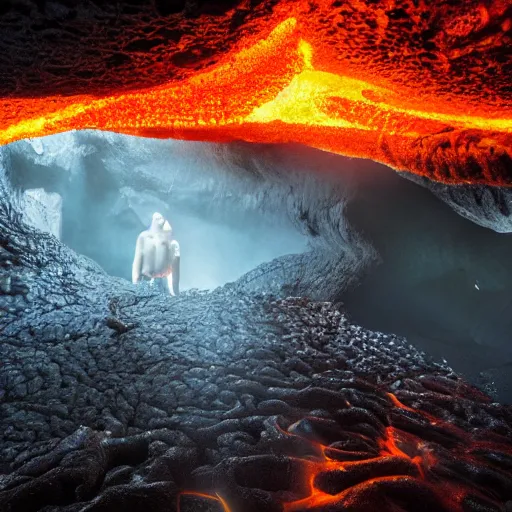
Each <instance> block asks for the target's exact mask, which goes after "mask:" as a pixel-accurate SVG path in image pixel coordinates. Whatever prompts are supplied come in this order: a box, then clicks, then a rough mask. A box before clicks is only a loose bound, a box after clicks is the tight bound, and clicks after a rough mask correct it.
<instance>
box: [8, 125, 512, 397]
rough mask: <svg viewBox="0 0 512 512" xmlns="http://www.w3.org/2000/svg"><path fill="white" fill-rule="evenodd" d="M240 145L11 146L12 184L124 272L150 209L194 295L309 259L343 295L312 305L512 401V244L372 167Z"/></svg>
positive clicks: (41, 213) (107, 264) (71, 141)
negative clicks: (343, 314)
mask: <svg viewBox="0 0 512 512" xmlns="http://www.w3.org/2000/svg"><path fill="white" fill-rule="evenodd" d="M241 147H242V149H240V146H237V145H231V146H230V145H226V146H221V145H208V144H201V143H192V142H179V141H151V140H145V139H136V138H133V137H122V136H117V135H113V134H99V133H95V132H83V133H70V134H62V135H58V136H54V137H48V138H45V139H40V140H39V139H38V140H34V141H22V142H19V143H16V144H13V145H11V147H10V153H9V169H10V172H9V177H10V180H11V182H12V184H13V186H14V187H15V189H16V190H17V191H18V192H19V194H20V199H19V201H20V204H22V205H23V207H22V209H23V211H24V217H25V221H26V222H28V223H30V224H32V225H33V226H35V227H37V228H38V229H43V230H45V231H48V232H50V233H52V234H53V235H55V236H57V237H59V236H60V238H61V240H62V242H63V243H65V244H66V245H68V246H69V247H70V248H71V249H73V250H75V251H76V252H78V253H80V254H83V255H85V256H88V257H89V258H91V259H93V260H94V261H96V262H97V263H98V264H99V265H100V266H101V267H102V268H103V269H104V270H105V271H106V272H107V273H109V274H110V275H112V276H117V277H119V278H123V279H128V280H129V279H130V274H131V262H132V259H133V251H134V245H135V240H136V237H137V235H138V233H139V232H140V231H142V230H143V229H146V228H147V227H148V225H149V223H150V220H151V215H152V213H153V212H154V211H159V212H161V213H162V214H163V215H164V216H165V217H167V218H168V219H169V221H170V222H171V224H172V226H173V228H174V234H175V237H176V239H177V240H178V241H179V242H180V245H181V251H182V265H181V283H180V288H181V290H183V291H186V290H188V289H191V288H199V289H203V290H207V289H213V288H215V287H217V286H221V285H224V284H225V283H228V282H232V281H235V280H237V279H238V278H240V277H241V276H243V275H244V274H245V273H247V272H249V271H251V270H253V269H255V268H256V267H257V266H258V265H260V264H263V263H265V262H270V261H272V260H274V259H276V258H277V260H276V261H281V260H280V259H279V258H283V257H286V256H287V255H292V254H304V255H306V256H305V257H304V259H303V260H301V261H302V263H301V265H303V266H304V270H303V272H307V273H309V274H311V275H313V276H314V275H315V273H318V274H319V276H320V277H321V278H324V279H329V280H330V283H335V285H334V286H338V290H337V292H336V293H331V292H329V293H328V292H327V289H329V290H331V288H325V287H324V286H317V288H314V287H313V288H311V287H310V288H308V290H309V291H310V294H311V295H313V296H314V297H313V298H315V299H320V300H322V299H325V300H339V301H343V302H344V303H345V307H346V308H347V310H348V313H349V314H350V315H351V316H352V318H353V320H354V321H356V322H358V323H360V324H361V325H362V326H364V327H369V328H372V329H375V330H381V331H383V332H392V333H396V334H399V335H404V336H406V337H407V339H408V340H409V342H411V343H412V344H413V345H415V346H416V347H418V348H420V349H422V350H424V351H425V352H426V353H427V354H430V355H432V356H433V357H434V358H436V359H438V360H440V359H443V358H444V359H446V360H447V361H448V363H449V364H450V365H451V366H452V367H453V368H454V369H455V371H459V372H461V373H462V374H463V375H464V376H466V377H467V378H468V379H469V380H470V381H471V382H473V383H476V384H477V385H480V386H487V388H488V389H491V390H493V392H494V393H495V396H496V397H497V398H498V399H499V400H501V401H505V402H509V403H510V402H512V389H511V388H510V382H511V380H512V379H511V377H510V376H511V375H512V344H511V343H510V341H511V340H510V333H511V332H512V294H511V290H512V267H511V265H510V261H512V236H511V235H510V234H503V233H500V234H499V233H496V232H493V231H492V230H490V229H486V228H483V227H480V226H478V225H476V224H474V223H472V222H470V221H468V220H466V219H464V218H463V217H461V216H459V215H458V214H457V213H455V212H454V211H453V210H452V209H451V208H450V207H449V206H448V205H446V204H444V203H443V202H442V201H440V200H439V199H437V198H436V197H434V195H433V194H432V193H431V192H429V191H428V190H427V189H425V188H422V187H421V186H419V185H417V184H415V183H413V182H411V181H409V180H407V179H404V177H403V176H400V175H399V174H397V173H395V172H394V171H392V170H390V169H388V168H386V167H384V166H382V165H379V164H375V163H373V162H364V161H361V160H353V159H348V158H344V157H341V156H336V155H332V154H328V153H323V152H321V151H317V150H312V149H308V148H301V147H298V146H275V147H264V148H262V147H258V146H254V148H252V147H251V146H250V145H243V146H241ZM233 148H234V149H233ZM328 253H329V254H331V255H330V256H329V257H331V258H333V257H336V256H339V257H341V256H343V257H344V258H345V259H346V260H347V261H348V263H347V266H346V267H344V268H345V270H344V271H343V273H342V274H340V275H339V276H336V275H330V276H325V275H324V276H321V275H320V274H322V272H324V273H325V272H327V271H326V270H325V269H326V268H327V267H322V265H321V264H320V263H318V262H319V261H320V260H319V256H318V255H319V254H323V255H326V254H328ZM308 254H315V255H316V256H315V257H313V256H312V257H311V258H309V256H307V255H308ZM361 254H363V255H364V257H363V256H361ZM326 257H327V256H326ZM351 258H352V259H351ZM308 261H311V263H310V267H309V268H308V267H307V266H308ZM319 282H320V281H319ZM282 284H285V283H282ZM311 290H312V291H311ZM324 295H328V296H324ZM170 300H171V299H170Z"/></svg>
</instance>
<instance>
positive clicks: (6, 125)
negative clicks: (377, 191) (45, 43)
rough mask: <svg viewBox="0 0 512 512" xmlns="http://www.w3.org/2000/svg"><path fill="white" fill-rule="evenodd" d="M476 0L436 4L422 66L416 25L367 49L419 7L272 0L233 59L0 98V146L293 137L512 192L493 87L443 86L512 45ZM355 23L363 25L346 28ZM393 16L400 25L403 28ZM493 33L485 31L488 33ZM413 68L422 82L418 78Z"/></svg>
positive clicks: (505, 119) (510, 127)
mask: <svg viewBox="0 0 512 512" xmlns="http://www.w3.org/2000/svg"><path fill="white" fill-rule="evenodd" d="M484 3H485V2H484ZM484 3H483V4H482V5H480V6H479V8H478V9H476V10H475V11H472V10H471V9H469V10H467V11H465V10H463V12H462V11H461V12H452V11H450V10H449V9H448V8H447V7H446V8H445V7H443V6H442V5H441V4H440V6H439V9H440V10H443V9H444V11H443V13H444V17H441V18H442V19H446V21H445V22H443V23H444V25H443V26H442V33H440V34H439V35H436V36H435V37H434V39H435V40H434V41H428V44H427V42H426V43H425V46H426V47H428V48H430V47H432V48H431V49H430V50H429V51H430V52H429V51H426V50H424V49H420V48H416V50H417V51H418V59H419V60H420V65H419V67H418V62H417V61H416V60H415V58H414V57H415V56H414V50H415V48H413V46H411V45H413V44H416V43H414V41H416V39H418V38H417V37H416V35H415V34H414V33H412V34H408V39H407V40H405V39H404V47H403V48H402V49H398V50H397V49H393V50H392V49H389V50H388V51H387V53H386V52H385V51H384V50H383V49H382V48H379V49H378V51H377V50H376V49H375V48H377V47H379V43H378V42H379V41H386V40H387V39H389V38H390V36H389V34H391V35H392V38H395V39H397V40H398V39H399V38H400V37H402V35H403V34H406V33H407V30H412V29H411V28H410V27H411V26H413V27H416V25H417V27H416V28H417V29H418V30H420V28H419V27H420V26H422V25H425V23H424V22H423V21H422V20H423V19H427V18H428V17H429V11H428V8H427V7H426V6H424V5H423V4H422V5H421V6H419V7H417V11H414V10H411V11H410V12H406V11H404V9H398V8H396V9H394V10H393V9H392V8H391V7H389V6H388V7H387V8H384V7H378V6H377V7H375V5H374V3H373V2H368V3H366V2H364V1H363V0H361V1H357V2H355V1H354V2H348V3H346V4H345V3H343V6H342V7H340V6H339V5H337V4H338V3H337V2H330V1H329V2H328V1H327V0H317V1H316V2H306V1H297V2H294V3H293V4H290V3H288V2H282V4H283V5H282V6H281V7H282V8H281V9H278V8H276V9H275V12H274V15H273V16H272V18H271V20H272V22H273V23H275V28H274V30H273V31H272V33H271V34H270V35H269V36H268V37H265V38H263V37H261V38H260V39H259V41H256V42H254V41H255V39H257V37H256V36H252V37H251V38H250V40H247V43H246V44H244V41H241V42H240V44H239V45H238V47H237V48H238V50H237V53H236V54H233V55H228V56H227V57H226V58H224V59H223V60H221V61H220V62H219V63H217V64H215V65H214V66H213V67H211V68H210V69H209V70H207V71H203V72H200V73H198V74H196V75H195V76H191V77H189V78H187V79H186V80H184V81H182V82H179V83H177V82H170V83H167V84H162V85H159V86H155V87H151V88H146V89H141V90H138V91H132V92H129V93H123V94H119V93H117V94H116V93H113V94H112V95H110V96H104V97H94V96H84V95H82V96H54V97H46V98H10V99H8V98H6V99H4V100H0V105H1V110H2V115H1V117H0V130H1V131H0V143H1V144H6V143H8V142H11V141H14V140H18V139H22V138H27V137H35V136H42V135H48V134H52V133H57V132H62V131H66V130H70V129H82V128H96V129H100V130H109V131H115V132H121V133H126V134H132V135H139V136H150V137H160V138H167V137H172V138H181V139H195V140H209V141H229V140H236V139H243V140H246V141H252V142H270V143H277V142H288V141H293V142H299V143H303V144H306V145H310V146H313V147H317V148H320V149H323V150H328V151H332V152H336V153H341V154H345V155H350V156H355V157H364V158H371V159H373V160H376V161H380V162H383V163H386V164H388V165H390V166H391V167H394V168H396V169H398V170H405V171H410V172H414V173H417V174H420V175H424V176H427V177H429V178H431V179H435V180H438V181H442V182H445V183H455V184H456V183H482V184H488V185H501V186H512V171H511V165H512V160H511V157H510V155H511V147H512V115H511V113H510V108H508V107H509V105H508V104H507V103H506V101H502V100H499V98H498V99H493V98H495V96H492V91H490V92H489V93H487V92H486V93H485V94H486V95H485V98H484V101H482V99H481V98H480V96H481V95H482V94H484V93H483V92H482V91H483V90H486V89H485V84H482V88H481V89H480V90H479V91H476V89H475V88H473V89H471V87H470V85H468V84H466V83H465V82H464V83H463V82H462V81H461V80H460V79H459V80H457V82H456V84H454V87H453V90H450V89H449V88H447V87H446V84H445V82H446V80H445V78H443V76H446V75H447V74H448V75H449V74H450V72H452V70H453V69H455V68H456V64H457V63H460V62H462V61H464V59H467V58H468V55H470V56H471V58H473V59H474V58H476V57H474V55H477V54H478V51H480V50H481V48H488V47H491V46H492V47H496V48H499V45H506V44H507V41H509V38H508V36H507V35H506V34H508V32H509V29H510V23H509V24H508V25H507V19H508V18H506V16H507V12H508V11H507V8H506V5H505V4H503V5H502V2H498V3H497V4H496V5H495V6H494V7H485V6H484ZM340 5H341V3H340ZM485 5H487V4H486V3H485ZM408 8H409V9H412V7H410V6H409V7H408ZM447 9H448V10H447ZM460 9H462V7H461V8H460ZM422 16H423V17H422ZM360 18H361V19H363V20H366V21H367V22H368V26H370V27H371V30H370V31H369V32H368V31H366V32H365V31H363V32H361V30H363V29H361V30H360V29H356V32H355V33H354V34H352V32H351V31H352V30H354V28H353V25H354V23H355V21H354V20H356V19H360ZM401 19H410V21H408V22H407V23H408V24H405V22H404V28H403V29H401V28H400V24H399V23H398V22H399V21H400V20H401ZM397 20H398V21H397ZM496 20H498V21H499V20H502V21H500V23H501V24H500V25H499V24H497V21H496ZM509 21H510V20H509ZM432 23H434V22H433V21H432ZM493 23H494V25H493ZM471 24H472V25H471ZM356 25H357V24H356ZM326 27H331V28H330V29H329V30H327V28H326ZM406 27H409V28H406ZM468 27H471V28H468ZM367 28H368V27H367ZM416 28H415V29H416ZM491 29H492V30H493V31H494V32H493V34H494V35H492V36H491V35H488V36H487V38H485V37H484V36H483V35H482V34H483V33H484V32H485V31H486V30H487V31H488V32H489V31H490V30H491ZM358 30H359V31H360V32H361V33H359V32H358ZM422 30H424V34H427V33H428V30H430V29H429V27H428V26H424V27H423V28H422ZM394 31H395V32H396V34H395V32H394ZM430 32H432V30H430ZM481 32H482V34H481ZM422 34H423V33H422ZM422 37H423V36H422ZM424 37H427V36H424ZM429 37H430V36H429ZM464 37H466V38H467V39H468V41H469V43H467V44H466V45H464V44H463V42H464V41H463V39H461V38H464ZM471 37H473V38H474V41H472V40H470V38H471ZM507 38H508V39H507ZM406 43H407V44H406ZM386 44H387V43H386ZM351 45H352V46H351ZM350 47H353V52H350V51H349V50H348V49H349V48H350ZM384 47H385V45H384V46H383V48H384ZM434 47H435V48H436V49H434ZM240 48H242V49H240ZM455 48H458V50H455ZM463 48H465V50H464V51H463ZM479 49H480V50H479ZM477 50H478V51H477ZM400 51H402V52H403V55H401V56H400V55H399V53H400ZM356 56H359V57H356ZM425 59H426V60H425ZM429 59H430V60H429ZM450 59H452V60H450ZM387 60H389V64H387V65H386V64H385V62H386V61H387ZM383 62H384V63H383ZM425 62H426V63H425ZM427 64H428V65H427ZM474 65H475V66H476V68H477V67H478V66H479V65H481V66H484V65H485V63H478V62H477V63H476V64H474ZM497 65H498V64H496V66H497ZM386 66H387V67H386ZM476 68H475V69H476ZM457 69H458V68H457ZM429 70H432V71H431V72H430V71H429ZM472 72H473V73H474V74H475V76H479V74H478V70H477V69H476V71H472ZM461 73H462V71H461ZM420 74H423V75H424V82H423V86H420V85H419V84H418V83H416V82H417V81H418V80H421V76H420ZM454 80H455V79H454ZM478 80H480V78H479V79H478ZM500 83H501V82H500ZM502 90H503V91H506V90H507V89H506V88H502ZM458 91H460V92H458ZM471 91H476V92H474V93H473V92H471Z"/></svg>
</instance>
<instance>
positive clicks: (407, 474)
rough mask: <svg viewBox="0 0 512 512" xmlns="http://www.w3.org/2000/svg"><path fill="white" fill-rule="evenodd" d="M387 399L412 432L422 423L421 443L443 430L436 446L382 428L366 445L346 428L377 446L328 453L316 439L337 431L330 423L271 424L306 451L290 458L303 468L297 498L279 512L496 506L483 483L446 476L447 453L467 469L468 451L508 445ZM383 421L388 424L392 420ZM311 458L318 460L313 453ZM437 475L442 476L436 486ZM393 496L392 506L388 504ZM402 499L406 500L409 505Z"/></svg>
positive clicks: (472, 459)
mask: <svg viewBox="0 0 512 512" xmlns="http://www.w3.org/2000/svg"><path fill="white" fill-rule="evenodd" d="M388 397H389V399H390V404H391V406H392V409H393V411H394V414H397V413H398V415H402V414H403V415H404V416H405V418H407V420H408V421H411V425H415V427H414V428H417V426H418V425H420V423H421V422H422V423H423V425H422V426H421V430H422V432H423V433H424V434H425V437H426V438H427V439H428V438H429V436H430V435H431V434H429V430H430V429H431V428H432V429H434V430H435V431H436V432H437V434H439V433H440V432H443V434H442V435H439V437H438V438H439V439H440V440H441V441H439V442H430V441H426V440H425V437H423V436H422V435H417V434H416V433H411V432H409V431H407V430H404V428H398V427H396V426H393V425H388V426H386V427H384V428H383V429H382V434H381V435H380V438H378V439H376V440H372V439H371V438H370V437H368V436H367V435H366V434H363V433H359V432H358V430H359V429H358V428H353V429H352V430H351V432H352V433H351V435H352V436H353V438H355V439H359V440H360V441H361V442H363V443H364V442H373V441H376V446H377V448H378V451H377V452H373V451H372V450H369V451H368V453H367V454H366V455H365V454H364V453H363V452H351V451H347V450H343V449H339V448H335V447H333V444H334V445H336V443H332V442H331V443H330V445H327V444H325V442H323V441H321V440H315V438H316V439H322V437H323V436H327V437H329V436H331V439H332V438H333V437H332V436H333V432H336V428H334V429H333V427H332V425H331V423H325V420H323V419H319V418H313V417H312V418H305V420H301V422H304V421H307V422H309V423H307V424H306V426H303V427H302V428H301V426H300V423H301V422H297V423H295V424H292V425H290V426H289V427H288V428H287V429H283V428H281V427H279V426H276V428H277V430H278V431H279V432H280V433H281V435H282V437H283V439H285V438H290V437H295V438H298V439H302V440H303V441H304V442H306V443H309V444H310V445H311V447H312V451H310V455H308V456H307V457H303V458H298V457H294V460H295V461H296V462H300V463H301V464H302V468H303V469H302V475H301V477H302V478H303V480H304V483H303V486H302V489H303V491H302V494H303V496H302V497H300V498H299V499H297V500H294V501H287V502H285V503H284V504H283V510H284V511H285V512H293V511H306V510H317V511H321V510H334V509H335V507H340V510H341V509H343V510H345V509H346V510H367V506H368V503H373V504H375V503H377V502H378V503H379V504H380V505H379V510H384V511H395V510H415V509H417V508H418V507H419V505H420V504H419V502H418V500H419V499H420V500H424V502H423V503H421V510H449V511H454V512H455V511H461V512H462V510H466V508H465V507H466V505H467V503H468V500H476V501H478V500H482V501H481V502H482V503H487V506H490V504H493V505H492V506H496V507H499V503H500V502H499V500H496V497H495V496H493V492H489V493H488V494H487V495H485V492H486V491H488V487H487V484H485V483H483V484H482V486H481V487H480V488H478V486H477V487H475V486H474V485H472V484H471V483H470V481H469V480H465V478H464V477H463V478H462V479H461V477H460V476H457V475H456V474H455V473H450V471H451V470H450V469H448V468H450V464H452V462H451V461H453V460H455V459H451V457H453V456H455V457H456V458H457V461H458V462H457V464H460V465H461V467H463V465H464V464H467V467H468V468H470V467H478V463H479V461H478V455H475V454H478V452H479V450H485V449H488V450H489V451H490V452H492V453H503V454H510V445H509V444H507V443H504V444H500V443H497V442H495V441H485V442H484V441H482V442H475V441H474V440H472V439H471V438H470V436H469V434H468V433H466V432H464V431H463V430H461V429H459V428H457V427H455V426H453V425H450V424H447V423H444V422H443V421H442V420H440V419H438V418H435V417H434V416H432V415H430V414H426V413H423V412H421V411H418V410H414V409H412V408H411V407H408V406H406V405H404V404H403V403H402V402H400V401H399V400H398V398H397V397H396V396H395V395H393V394H390V393H389V394H388ZM402 411H403V412H402ZM388 420H389V421H391V422H393V419H392V418H391V417H390V418H389V419H388ZM326 425H328V428H327V429H326ZM437 425H439V426H437ZM340 427H341V429H340V432H343V420H340ZM366 427H367V425H366ZM329 428H330V429H331V430H330V431H329ZM364 429H365V425H364V424H363V425H362V426H361V431H362V432H364ZM436 429H437V430H436ZM349 430H350V429H349ZM334 435H336V434H334ZM304 436H305V437H304ZM442 436H445V437H444V438H443V437H442ZM444 442H447V443H452V444H453V445H454V446H452V448H451V455H448V454H447V452H446V450H445V449H444V448H443V447H442V443H444ZM439 443H440V444H439ZM313 453H316V454H317V455H312V454H313ZM506 456H509V455H506ZM445 457H446V460H445V459H444V458H445ZM475 465H476V466H475ZM439 475H444V476H445V477H446V476H448V475H449V477H448V478H444V479H443V480H442V481H441V480H440V479H439ZM482 482H484V481H483V480H482ZM395 498H396V499H397V500H398V501H397V502H394V499H395ZM407 500H410V502H409V504H407V503H408V502H407ZM497 509H498V508H497ZM336 510H337V508H336Z"/></svg>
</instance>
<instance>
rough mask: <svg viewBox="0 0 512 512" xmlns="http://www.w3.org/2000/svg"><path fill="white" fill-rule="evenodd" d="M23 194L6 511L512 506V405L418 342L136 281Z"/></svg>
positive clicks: (332, 319)
mask: <svg viewBox="0 0 512 512" xmlns="http://www.w3.org/2000/svg"><path fill="white" fill-rule="evenodd" d="M8 204H9V202H8V201H7V202H5V203H4V204H3V205H2V211H1V215H0V224H1V238H0V265H1V267H0V268H1V280H0V289H1V295H0V306H1V314H2V317H1V326H2V331H1V338H2V342H1V344H0V358H1V362H2V365H1V367H0V383H1V391H0V432H1V436H2V437H1V446H0V459H1V462H2V464H1V466H0V509H1V510H2V511H4V510H5V511H9V512H30V511H37V510H44V511H57V510H58V511H79V510H80V511H82V510H83V511H92V510H94V511H120V510H133V511H139V510H152V511H162V512H163V511H166V512H168V511H173V510H180V511H181V512H187V511H192V510H195V511H198V510H211V511H218V510H230V511H232V512H240V511H243V512H251V511H259V512H264V511H281V510H283V511H292V510H317V511H334V510H353V511H366V510H377V509H376V508H372V507H375V506H377V505H378V506H379V508H378V510H382V511H390V512H391V511H396V510H400V511H402V510H407V511H409V510H410V511H418V510H423V511H427V510H428V511H430V510H432V511H433V510H436V511H443V510H445V511H452V510H463V511H504V510H510V506H511V500H512V411H511V409H510V407H508V408H507V407H504V406H501V405H499V404H496V403H493V402H492V401H491V399H490V398H488V397H487V396H486V395H485V394H483V393H481V392H480V391H478V390H475V389H474V388H471V387H470V386H468V385H466V384H465V383H464V382H462V381H461V380H460V379H459V378H458V377H457V376H456V375H455V374H454V373H453V372H452V371H451V370H450V368H448V367H447V366H443V365H439V364H436V363H433V362H431V361H429V360H428V359H427V358H426V356H425V355H424V354H422V353H420V352H418V351H417V350H415V349H414V348H412V347H411V346H410V345H409V344H408V343H407V342H406V340H404V339H403V338H398V337H396V336H393V335H384V334H381V333H377V332H370V331H368V330H365V329H363V328H361V327H359V326H357V325H354V324H352V323H351V322H350V321H349V319H347V317H346V315H345V314H344V312H343V308H342V306H341V305H336V304H333V303H329V302H314V301H310V300H308V299H307V298H303V297H288V298H285V297H279V296H275V295H274V296H269V295H264V294H255V293H252V292H249V291H248V290H247V289H246V288H244V284H243V283H244V282H243V281H240V283H234V284H231V285H226V286H224V287H222V288H219V289H217V290H215V291H213V292H211V293H205V292H186V293H183V294H182V295H181V296H180V297H178V298H171V297H166V296H159V295H154V294H151V293H150V292H149V291H145V290H142V289H136V288H134V287H132V286H131V285H130V284H128V283H127V282H126V281H123V280H120V279H114V278H111V277H109V276H107V275H106V274H105V273H104V272H103V271H102V270H101V269H100V268H99V267H98V266H97V265H96V264H95V263H93V262H91V261H90V260H88V259H86V258H83V257H81V256H78V255H76V254H75V253H73V252H72V251H71V250H69V249H68V248H66V247H65V246H63V245H62V244H60V243H59V242H58V241H57V240H56V239H55V238H53V237H51V236H49V235H46V234H42V233H38V232H36V231H35V230H33V229H32V228H28V227H26V226H25V225H23V224H22V223H21V220H20V216H19V215H18V213H17V212H16V210H15V209H14V208H12V207H10V206H8ZM269 279H272V273H271V272H269ZM284 284H285V283H284ZM228 507H229V508H228Z"/></svg>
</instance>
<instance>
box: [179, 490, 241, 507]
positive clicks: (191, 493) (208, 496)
mask: <svg viewBox="0 0 512 512" xmlns="http://www.w3.org/2000/svg"><path fill="white" fill-rule="evenodd" d="M181 496H195V497H196V498H202V499H205V500H214V501H218V502H219V503H220V504H221V505H222V510H223V511H224V512H232V511H231V509H230V508H229V507H228V504H227V503H226V501H225V500H224V499H223V498H222V497H221V496H220V495H219V494H217V493H215V496H213V495H211V494H205V493H201V492H195V491H183V492H181V493H180V494H179V495H178V503H177V507H176V510H177V512H180V503H181Z"/></svg>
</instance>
